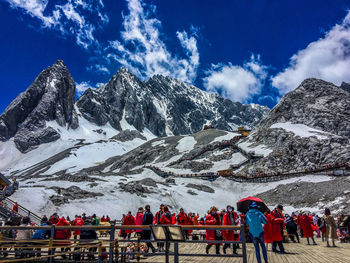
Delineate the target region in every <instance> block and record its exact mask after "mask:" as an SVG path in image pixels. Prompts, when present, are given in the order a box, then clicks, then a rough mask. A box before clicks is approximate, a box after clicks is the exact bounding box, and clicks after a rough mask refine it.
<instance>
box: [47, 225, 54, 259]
mask: <svg viewBox="0 0 350 263" xmlns="http://www.w3.org/2000/svg"><path fill="white" fill-rule="evenodd" d="M54 239H55V225H52V226H51V231H50V240H49V251H48V254H49V255H54V254H55V251H54V249H53V240H54ZM49 262H50V263H52V262H53V257H50V258H49Z"/></svg>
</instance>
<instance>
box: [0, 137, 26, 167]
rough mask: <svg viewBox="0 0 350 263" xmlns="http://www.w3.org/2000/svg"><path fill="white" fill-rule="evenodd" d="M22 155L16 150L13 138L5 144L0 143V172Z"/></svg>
mask: <svg viewBox="0 0 350 263" xmlns="http://www.w3.org/2000/svg"><path fill="white" fill-rule="evenodd" d="M22 156H23V154H22V153H21V152H20V151H19V150H17V148H16V146H15V143H14V142H13V138H11V139H10V140H8V141H6V142H1V141H0V160H1V162H0V171H2V170H5V169H6V168H7V167H8V166H9V165H10V164H11V163H14V162H15V161H17V160H18V159H20V158H21V157H22Z"/></svg>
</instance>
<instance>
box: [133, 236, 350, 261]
mask: <svg viewBox="0 0 350 263" xmlns="http://www.w3.org/2000/svg"><path fill="white" fill-rule="evenodd" d="M316 242H318V245H317V246H313V245H307V242H306V240H305V239H302V240H301V243H300V244H298V243H285V244H284V247H285V249H286V251H287V252H289V253H290V254H285V255H281V254H276V253H273V252H272V251H271V245H270V244H269V247H268V259H269V263H309V262H310V263H345V262H350V243H336V245H337V246H338V247H336V248H333V247H330V248H329V247H326V242H322V241H321V239H317V240H316ZM220 249H221V251H220V252H221V253H222V246H221V247H220ZM170 250H172V247H171V248H170ZM204 251H205V244H186V245H184V244H182V245H179V252H180V253H204ZM210 252H211V253H215V247H214V246H213V247H212V248H211V251H210ZM241 252H242V250H241V249H238V253H241ZM227 253H232V249H227ZM261 256H262V255H261ZM131 262H136V260H135V261H131ZM141 262H152V263H164V256H162V257H148V258H145V257H142V258H141ZM170 262H174V259H173V258H172V257H170ZM179 262H183V263H185V262H186V263H187V262H193V263H194V262H199V263H207V262H213V263H214V262H219V263H238V262H242V258H215V257H180V258H179ZM256 262H257V260H256V257H255V250H254V246H253V244H251V243H247V263H256ZM262 262H264V261H263V260H262Z"/></svg>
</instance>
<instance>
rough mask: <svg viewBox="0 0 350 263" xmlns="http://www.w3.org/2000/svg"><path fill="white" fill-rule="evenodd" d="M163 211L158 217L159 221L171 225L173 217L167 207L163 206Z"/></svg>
mask: <svg viewBox="0 0 350 263" xmlns="http://www.w3.org/2000/svg"><path fill="white" fill-rule="evenodd" d="M163 211H164V213H163V214H162V216H161V218H160V223H161V224H162V225H171V224H172V223H173V217H172V215H171V213H170V211H169V207H167V206H164V208H163Z"/></svg>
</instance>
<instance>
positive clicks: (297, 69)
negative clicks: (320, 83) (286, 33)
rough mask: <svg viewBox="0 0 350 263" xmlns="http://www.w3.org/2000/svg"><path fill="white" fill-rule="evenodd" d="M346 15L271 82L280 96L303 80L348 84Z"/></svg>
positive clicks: (349, 44) (349, 28)
mask: <svg viewBox="0 0 350 263" xmlns="http://www.w3.org/2000/svg"><path fill="white" fill-rule="evenodd" d="M349 69H350V11H349V12H348V14H347V16H346V17H345V18H344V20H343V21H342V23H341V24H339V25H335V26H334V27H333V28H332V29H331V30H330V31H329V32H328V33H326V35H325V36H324V37H323V38H321V39H319V40H317V41H315V42H312V43H310V44H309V45H308V46H307V47H306V48H305V49H303V50H300V51H299V52H298V53H296V54H295V55H293V56H292V57H291V59H290V65H289V66H288V67H287V68H286V69H284V71H282V72H280V73H278V74H277V75H276V76H274V77H273V78H272V85H273V86H274V87H276V88H277V89H278V90H279V92H280V93H281V94H284V93H286V92H289V91H291V90H293V89H295V88H297V87H298V86H299V85H300V83H301V82H302V81H303V80H304V79H306V78H311V77H312V78H321V79H324V80H326V81H329V82H333V83H334V84H336V85H340V84H341V82H342V81H346V82H350V71H349Z"/></svg>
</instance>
